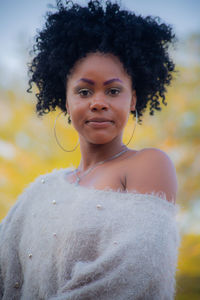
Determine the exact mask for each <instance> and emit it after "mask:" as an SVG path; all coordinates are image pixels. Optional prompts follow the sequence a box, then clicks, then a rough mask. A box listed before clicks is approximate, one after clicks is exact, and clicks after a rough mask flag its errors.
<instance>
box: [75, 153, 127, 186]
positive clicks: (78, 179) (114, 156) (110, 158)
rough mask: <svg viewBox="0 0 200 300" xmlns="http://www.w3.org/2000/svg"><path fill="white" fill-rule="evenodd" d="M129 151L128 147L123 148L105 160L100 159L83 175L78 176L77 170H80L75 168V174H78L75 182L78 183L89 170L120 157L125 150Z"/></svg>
mask: <svg viewBox="0 0 200 300" xmlns="http://www.w3.org/2000/svg"><path fill="white" fill-rule="evenodd" d="M127 151H128V148H126V149H124V150H122V151H121V152H119V153H117V154H115V155H113V156H111V157H109V158H107V159H105V160H102V161H99V162H98V163H96V164H95V165H94V166H92V167H90V168H89V169H88V170H86V171H85V172H83V174H82V176H78V174H77V172H78V171H79V170H78V169H76V170H74V172H75V175H76V181H75V184H77V185H78V184H79V182H80V180H81V179H82V178H83V177H85V176H86V175H87V174H88V173H89V172H91V171H92V170H93V169H94V168H96V167H97V166H99V165H102V164H104V163H105V162H107V161H110V160H113V159H115V158H117V157H119V156H120V155H122V154H123V153H124V152H127Z"/></svg>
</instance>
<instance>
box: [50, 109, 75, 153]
mask: <svg viewBox="0 0 200 300" xmlns="http://www.w3.org/2000/svg"><path fill="white" fill-rule="evenodd" d="M62 113H65V112H63V111H61V112H60V113H59V114H58V115H57V117H56V119H55V122H54V135H55V138H56V142H57V144H58V145H59V146H60V148H61V149H62V150H63V151H65V152H73V151H74V150H76V148H77V147H78V145H79V139H78V143H77V144H76V146H75V147H74V148H73V149H72V150H66V149H64V148H63V147H62V146H61V144H60V142H59V141H58V138H57V135H56V122H57V119H58V117H59V116H60V115H61V114H62Z"/></svg>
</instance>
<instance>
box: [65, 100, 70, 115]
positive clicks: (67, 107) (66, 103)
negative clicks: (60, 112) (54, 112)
mask: <svg viewBox="0 0 200 300" xmlns="http://www.w3.org/2000/svg"><path fill="white" fill-rule="evenodd" d="M65 107H66V109H67V113H68V114H70V111H69V105H68V101H67V98H66V101H65Z"/></svg>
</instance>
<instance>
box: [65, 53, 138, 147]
mask: <svg viewBox="0 0 200 300" xmlns="http://www.w3.org/2000/svg"><path fill="white" fill-rule="evenodd" d="M135 105H136V94H135V91H134V90H132V82H131V78H130V77H129V75H128V74H127V73H126V72H125V70H124V68H123V65H122V63H121V62H120V61H119V59H118V58H117V57H116V56H114V55H112V54H106V55H105V54H101V53H99V52H98V53H92V54H91V53H90V54H88V55H87V57H85V58H83V59H81V60H80V61H78V63H77V64H76V65H75V67H74V68H73V72H72V74H71V75H70V77H69V78H68V81H67V91H66V108H67V111H68V113H69V114H70V118H71V120H72V124H73V126H74V128H75V129H76V130H77V131H78V133H79V137H80V139H84V140H85V141H87V142H89V143H92V144H104V143H108V142H111V141H112V140H114V139H120V140H122V134H123V128H124V127H125V125H126V123H127V121H128V117H129V113H130V111H131V110H135Z"/></svg>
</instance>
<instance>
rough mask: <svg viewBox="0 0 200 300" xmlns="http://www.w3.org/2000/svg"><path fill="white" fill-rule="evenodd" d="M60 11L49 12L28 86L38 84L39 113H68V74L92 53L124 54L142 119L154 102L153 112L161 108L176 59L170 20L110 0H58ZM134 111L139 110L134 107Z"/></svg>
mask: <svg viewBox="0 0 200 300" xmlns="http://www.w3.org/2000/svg"><path fill="white" fill-rule="evenodd" d="M54 8H55V9H56V12H52V11H48V12H47V13H46V23H45V26H44V28H43V29H42V30H41V31H40V32H38V34H37V36H36V42H35V45H34V46H33V51H32V53H33V54H34V55H35V57H34V58H33V59H32V62H31V63H30V64H29V72H28V73H29V77H30V80H29V88H28V89H27V92H31V89H32V84H33V83H35V84H36V85H37V87H38V89H39V92H38V93H36V97H37V100H38V102H37V104H36V112H37V114H38V116H42V115H43V114H46V113H48V112H49V111H51V110H52V111H53V110H54V111H55V110H56V109H55V108H56V106H58V107H59V108H60V109H61V110H62V111H63V112H65V114H67V111H66V107H65V102H66V79H67V78H68V76H69V75H70V73H71V72H72V69H73V66H74V65H75V63H76V62H77V61H78V60H79V59H81V58H83V57H85V56H86V55H87V54H88V53H93V52H96V51H98V52H102V53H111V54H114V55H115V56H117V57H118V58H119V60H120V61H121V62H122V64H123V66H124V69H125V70H126V72H127V73H128V74H129V75H130V76H131V78H132V87H133V89H135V90H136V95H137V104H136V109H137V112H138V121H139V123H140V124H141V123H142V120H141V119H140V116H142V115H143V112H144V111H145V110H146V107H147V103H148V102H149V101H150V115H153V114H154V109H156V110H161V107H160V101H159V100H160V99H162V102H163V104H165V105H167V103H166V102H165V92H166V86H167V85H170V82H171V80H172V78H173V76H172V74H173V72H176V71H175V64H174V62H173V61H172V60H171V58H170V57H169V45H170V44H174V42H175V41H176V37H175V34H174V33H173V30H172V27H171V25H166V24H165V23H161V20H160V18H159V17H152V16H147V17H142V16H141V15H135V13H134V12H132V11H128V10H124V9H122V8H120V5H119V4H118V3H117V2H115V3H113V2H111V1H105V2H104V1H101V0H95V1H94V0H90V1H88V3H87V6H81V5H79V4H77V3H74V2H73V1H65V4H63V2H62V1H61V0H57V1H56V7H54ZM132 113H133V114H134V115H135V111H132Z"/></svg>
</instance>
